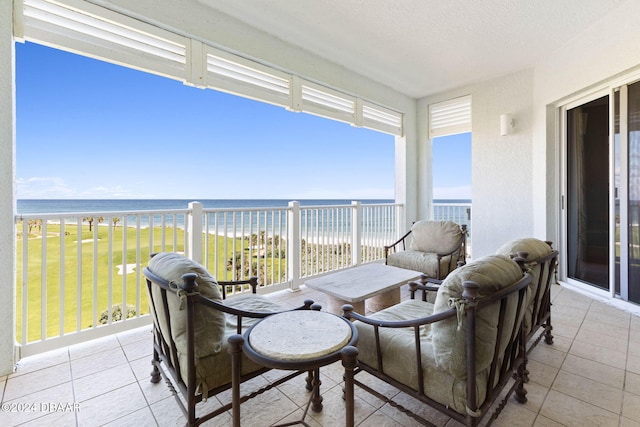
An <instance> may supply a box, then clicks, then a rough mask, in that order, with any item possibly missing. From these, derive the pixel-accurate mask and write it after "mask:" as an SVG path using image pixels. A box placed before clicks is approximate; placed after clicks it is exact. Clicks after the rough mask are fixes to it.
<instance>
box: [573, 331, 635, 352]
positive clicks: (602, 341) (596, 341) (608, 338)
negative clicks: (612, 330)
mask: <svg viewBox="0 0 640 427" xmlns="http://www.w3.org/2000/svg"><path fill="white" fill-rule="evenodd" d="M575 339H576V341H581V342H586V343H589V344H593V345H594V346H597V347H604V348H608V349H610V350H614V351H618V352H620V353H626V352H627V350H628V348H629V339H628V337H627V336H625V337H623V338H620V337H618V336H613V335H608V334H602V333H600V332H594V331H592V330H590V329H587V328H581V329H580V331H579V332H578V334H577V335H576V338H575Z"/></svg>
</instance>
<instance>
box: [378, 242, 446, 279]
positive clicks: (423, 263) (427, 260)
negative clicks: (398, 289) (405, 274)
mask: <svg viewBox="0 0 640 427" xmlns="http://www.w3.org/2000/svg"><path fill="white" fill-rule="evenodd" d="M450 259H451V256H450V255H447V256H446V257H442V259H441V260H440V271H441V274H442V275H443V276H444V275H446V274H447V273H448V271H447V269H448V267H449V260H450ZM387 265H391V266H393V267H400V268H406V269H409V270H415V271H420V272H422V273H424V274H426V275H427V276H429V277H433V278H438V255H437V254H435V253H433V252H420V251H414V250H412V249H407V250H406V251H400V252H394V253H392V254H389V255H388V256H387Z"/></svg>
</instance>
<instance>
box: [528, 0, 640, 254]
mask: <svg viewBox="0 0 640 427" xmlns="http://www.w3.org/2000/svg"><path fill="white" fill-rule="evenodd" d="M638 16H640V2H638V1H635V0H628V1H626V2H624V3H622V4H621V5H620V6H618V7H617V8H615V9H614V10H612V11H611V12H610V13H609V14H607V15H606V16H603V17H602V18H601V19H600V21H599V22H598V23H596V24H595V25H593V26H592V27H591V28H589V29H588V30H587V31H585V32H584V33H582V34H578V35H576V37H575V38H574V39H573V40H571V42H570V43H568V44H566V45H564V46H561V47H559V48H558V49H557V50H556V51H554V52H551V53H550V55H549V56H547V57H546V58H544V60H542V61H540V63H539V64H537V65H536V67H535V69H534V74H533V81H534V92H533V105H534V109H533V139H534V140H535V141H538V143H536V144H534V151H533V153H532V159H533V183H534V187H533V194H534V199H535V200H536V204H535V211H534V218H533V219H534V233H535V234H539V235H547V237H548V238H549V239H550V240H553V241H555V242H560V241H561V240H560V232H561V230H560V225H559V224H560V218H561V205H560V196H561V194H560V185H561V183H560V170H561V168H560V165H559V163H558V162H559V153H560V141H559V132H558V130H557V126H558V117H557V109H556V108H555V107H556V106H559V105H561V104H562V103H563V102H564V101H565V100H566V99H570V98H571V97H575V96H577V95H586V94H588V93H589V92H590V91H594V90H597V89H598V88H603V87H607V86H608V85H609V84H614V85H615V80H616V79H617V78H619V77H621V76H628V75H629V74H634V73H638V70H639V69H640V43H638V40H640V26H639V25H638V22H639V21H638ZM638 78H640V75H639V76H638ZM540 141H545V143H539V142H540Z"/></svg>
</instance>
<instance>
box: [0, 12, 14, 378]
mask: <svg viewBox="0 0 640 427" xmlns="http://www.w3.org/2000/svg"><path fill="white" fill-rule="evenodd" d="M12 16H13V12H12V5H11V2H7V1H3V2H0V242H2V244H0V295H2V298H0V325H2V327H0V376H2V375H5V374H7V373H9V372H12V371H13V365H14V360H13V343H14V341H15V337H14V331H15V329H16V328H15V316H14V307H15V282H14V280H15V253H16V247H15V242H14V234H13V232H14V228H13V215H14V212H15V198H14V176H15V174H14V169H15V168H14V166H15V150H14V146H15V145H14V135H15V133H14V123H15V120H14V117H15V108H14V99H15V91H14V89H13V88H14V86H13V80H14V79H13V70H14V68H15V67H14V65H13V61H14V59H13V58H14V46H13V37H12V34H11V31H12V28H13V23H12Z"/></svg>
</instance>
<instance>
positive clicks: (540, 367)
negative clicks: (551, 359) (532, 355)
mask: <svg viewBox="0 0 640 427" xmlns="http://www.w3.org/2000/svg"><path fill="white" fill-rule="evenodd" d="M527 369H529V382H530V383H536V384H540V385H542V386H544V387H547V388H549V387H551V384H553V381H554V380H555V379H556V376H557V375H558V371H559V370H560V368H556V367H554V366H551V365H547V364H546V363H542V362H538V361H537V360H534V359H529V361H528V362H527Z"/></svg>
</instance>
